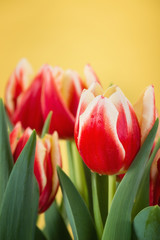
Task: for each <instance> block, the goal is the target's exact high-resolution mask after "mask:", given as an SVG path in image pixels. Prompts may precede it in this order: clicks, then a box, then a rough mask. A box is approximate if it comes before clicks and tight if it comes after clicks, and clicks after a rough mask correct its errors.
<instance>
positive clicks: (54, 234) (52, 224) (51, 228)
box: [44, 201, 71, 240]
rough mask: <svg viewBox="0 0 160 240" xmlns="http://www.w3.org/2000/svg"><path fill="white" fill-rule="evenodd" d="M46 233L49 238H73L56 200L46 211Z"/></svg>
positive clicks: (54, 239) (52, 239) (62, 239)
mask: <svg viewBox="0 0 160 240" xmlns="http://www.w3.org/2000/svg"><path fill="white" fill-rule="evenodd" d="M44 233H45V235H46V236H47V239H48V240H57V239H61V240H71V236H70V235H69V233H68V230H67V227H66V225H65V223H64V220H63V218H62V216H61V214H60V212H59V210H58V206H57V203H56V201H54V203H53V204H52V205H51V207H50V208H49V209H48V210H47V211H46V212H45V229H44Z"/></svg>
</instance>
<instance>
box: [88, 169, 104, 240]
mask: <svg viewBox="0 0 160 240" xmlns="http://www.w3.org/2000/svg"><path fill="white" fill-rule="evenodd" d="M91 180H92V197H93V213H94V220H95V225H96V230H97V234H98V239H101V237H102V233H103V223H102V217H101V213H100V207H99V200H98V191H97V173H94V172H92V173H91Z"/></svg>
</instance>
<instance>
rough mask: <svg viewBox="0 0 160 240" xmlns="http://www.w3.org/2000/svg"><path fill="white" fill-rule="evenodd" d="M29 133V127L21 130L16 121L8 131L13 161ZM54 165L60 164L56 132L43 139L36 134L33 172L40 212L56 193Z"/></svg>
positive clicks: (47, 205) (46, 206)
mask: <svg viewBox="0 0 160 240" xmlns="http://www.w3.org/2000/svg"><path fill="white" fill-rule="evenodd" d="M31 133H32V130H31V129H30V128H27V129H26V130H25V131H24V132H22V127H21V124H20V123H17V125H16V126H15V128H14V129H13V131H12V132H11V133H10V145H11V150H12V154H13V158H14V162H16V160H17V158H18V156H19V155H20V153H21V151H22V150H23V148H24V146H25V144H26V143H27V141H28V139H29V137H30V135H31ZM56 165H59V166H61V165H62V162H61V154H60V149H59V144H58V135H57V132H54V133H53V135H49V134H46V135H45V136H44V138H43V139H40V138H39V137H38V136H37V142H36V150H35V161H34V174H35V177H36V179H37V182H38V185H39V194H40V198H39V212H40V213H42V212H44V211H45V210H47V208H48V207H49V206H50V205H51V203H52V202H53V200H54V198H55V195H56V193H57V190H58V186H59V181H58V176H57V171H56Z"/></svg>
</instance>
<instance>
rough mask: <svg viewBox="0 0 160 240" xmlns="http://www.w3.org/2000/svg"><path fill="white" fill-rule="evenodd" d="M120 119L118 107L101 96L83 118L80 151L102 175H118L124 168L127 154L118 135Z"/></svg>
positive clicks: (86, 160)
mask: <svg viewBox="0 0 160 240" xmlns="http://www.w3.org/2000/svg"><path fill="white" fill-rule="evenodd" d="M117 120H118V111H117V110H116V108H115V106H114V105H113V104H112V102H111V101H110V100H109V99H107V98H104V97H102V96H98V97H96V98H95V99H94V100H93V101H92V102H91V103H90V104H89V105H88V107H87V109H86V110H85V112H84V113H83V114H82V115H81V116H80V122H79V135H78V143H77V145H78V149H79V152H80V154H81V156H82V158H83V160H84V162H85V163H86V165H87V166H88V167H89V168H90V169H91V170H93V171H95V172H98V173H99V174H116V173H118V172H119V171H120V170H121V169H122V168H123V161H124V158H125V151H124V148H123V146H122V144H121V142H120V141H119V138H118V135H117V129H116V125H117Z"/></svg>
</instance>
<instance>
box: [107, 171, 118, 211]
mask: <svg viewBox="0 0 160 240" xmlns="http://www.w3.org/2000/svg"><path fill="white" fill-rule="evenodd" d="M108 191H109V192H108V212H109V210H110V207H111V204H112V200H113V197H114V194H115V192H116V175H109V176H108Z"/></svg>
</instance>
